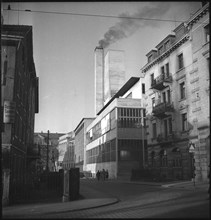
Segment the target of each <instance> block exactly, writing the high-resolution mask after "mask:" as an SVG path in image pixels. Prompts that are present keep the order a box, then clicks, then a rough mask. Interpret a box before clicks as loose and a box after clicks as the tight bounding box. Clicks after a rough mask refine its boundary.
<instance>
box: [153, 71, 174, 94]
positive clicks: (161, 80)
mask: <svg viewBox="0 0 211 220" xmlns="http://www.w3.org/2000/svg"><path fill="white" fill-rule="evenodd" d="M169 83H172V75H171V74H170V73H168V74H161V75H160V76H158V77H157V78H155V79H154V80H153V81H152V84H151V88H152V89H157V90H163V89H165V88H166V87H167V86H168V85H169Z"/></svg>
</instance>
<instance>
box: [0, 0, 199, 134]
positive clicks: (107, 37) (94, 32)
mask: <svg viewBox="0 0 211 220" xmlns="http://www.w3.org/2000/svg"><path fill="white" fill-rule="evenodd" d="M8 4H10V7H11V10H10V11H8V10H4V9H7V7H8ZM1 6H2V7H1V8H2V14H3V17H4V24H15V25H32V27H33V57H34V63H35V68H36V74H37V76H38V77H39V113H38V114H36V115H35V132H41V131H43V132H47V130H49V131H50V132H51V133H56V132H57V133H68V132H70V131H73V130H74V129H75V128H76V127H77V125H78V124H79V123H80V121H81V120H82V119H83V118H90V117H95V111H94V50H95V48H96V47H97V46H103V47H106V48H107V49H113V50H123V51H124V52H125V68H126V77H125V80H126V81H127V80H129V79H130V77H140V74H141V72H140V69H141V68H142V67H143V66H144V65H145V64H146V63H147V59H146V54H147V53H148V52H149V51H150V50H151V49H154V48H155V46H156V45H158V43H159V42H160V41H162V40H163V39H164V38H165V37H166V36H167V35H168V34H172V33H173V30H174V29H175V28H176V27H177V26H178V25H179V24H180V23H181V22H182V21H186V20H188V19H189V18H190V16H191V14H193V13H194V12H195V11H196V10H198V9H199V8H200V6H201V5H200V2H190V1H189V2H171V1H170V2H150V1H148V2H141V1H140V2H130V1H128V2H47V3H44V2H26V3H23V2H16V3H2V5H1ZM25 10H31V11H25ZM124 17H133V18H134V19H126V18H124ZM140 18H142V19H140Z"/></svg>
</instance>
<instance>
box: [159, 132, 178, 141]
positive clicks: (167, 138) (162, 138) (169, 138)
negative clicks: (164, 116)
mask: <svg viewBox="0 0 211 220" xmlns="http://www.w3.org/2000/svg"><path fill="white" fill-rule="evenodd" d="M178 139H179V136H178V133H177V132H176V131H173V132H172V133H171V134H167V135H165V134H163V133H162V134H159V135H158V136H157V141H158V142H166V141H176V140H178Z"/></svg>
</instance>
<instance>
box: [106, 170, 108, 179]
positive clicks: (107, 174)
mask: <svg viewBox="0 0 211 220" xmlns="http://www.w3.org/2000/svg"><path fill="white" fill-rule="evenodd" d="M107 179H108V170H106V180H107Z"/></svg>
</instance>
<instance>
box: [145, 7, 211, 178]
mask: <svg viewBox="0 0 211 220" xmlns="http://www.w3.org/2000/svg"><path fill="white" fill-rule="evenodd" d="M208 6H209V4H206V5H205V6H203V8H201V9H200V10H199V11H197V12H196V14H194V15H193V16H192V17H191V18H190V19H189V21H187V23H182V24H180V25H179V26H178V27H177V28H176V29H175V30H174V32H175V35H168V36H167V37H166V38H165V39H164V40H163V41H161V42H160V43H159V44H158V45H157V46H156V48H157V50H151V51H150V52H149V53H148V54H147V57H148V63H147V64H146V65H145V66H144V67H143V68H142V76H143V77H144V81H145V87H146V94H145V107H146V115H147V142H148V159H149V160H148V161H149V164H148V166H149V168H150V169H151V170H152V173H153V174H154V176H155V178H160V179H191V178H192V177H194V176H193V173H195V175H196V177H195V178H196V180H207V173H208V164H209V161H208V159H207V156H206V155H207V152H209V146H207V144H206V143H207V139H209V126H210V125H209V109H210V107H209V37H208V36H207V35H206V36H205V33H206V34H207V33H208V32H206V31H207V30H205V27H206V25H207V24H208V23H209V20H208V17H209V12H208ZM191 145H193V146H195V149H194V152H189V150H190V146H191Z"/></svg>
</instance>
